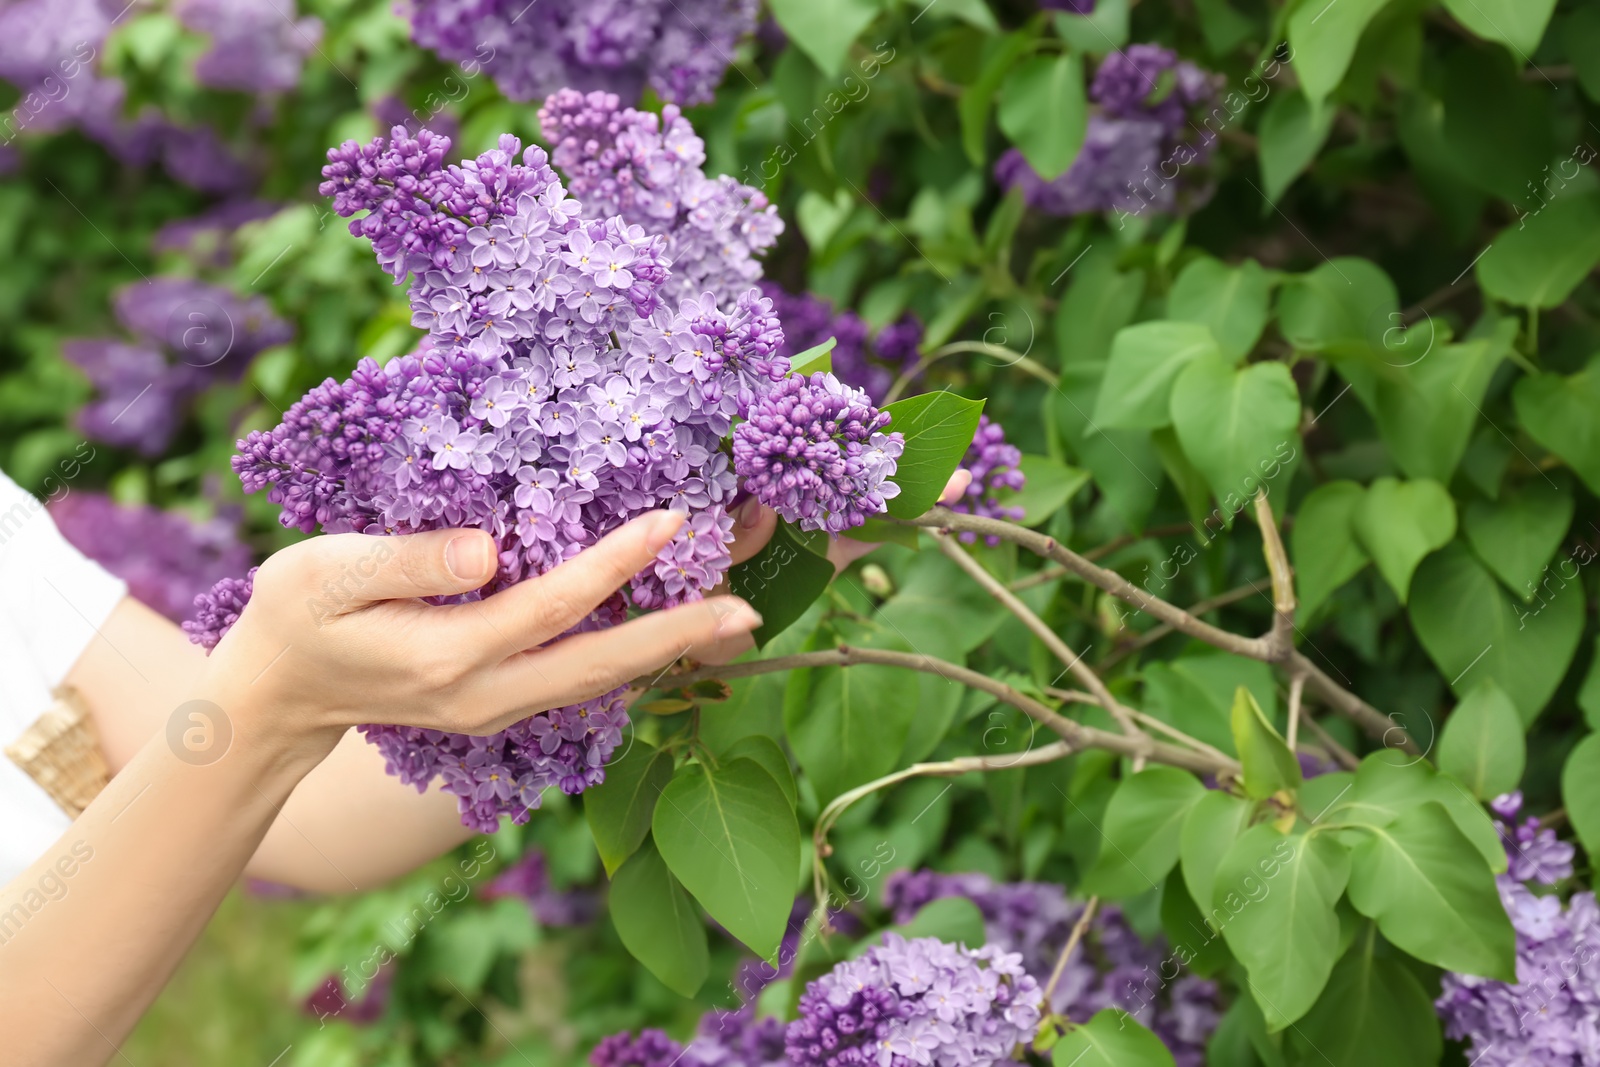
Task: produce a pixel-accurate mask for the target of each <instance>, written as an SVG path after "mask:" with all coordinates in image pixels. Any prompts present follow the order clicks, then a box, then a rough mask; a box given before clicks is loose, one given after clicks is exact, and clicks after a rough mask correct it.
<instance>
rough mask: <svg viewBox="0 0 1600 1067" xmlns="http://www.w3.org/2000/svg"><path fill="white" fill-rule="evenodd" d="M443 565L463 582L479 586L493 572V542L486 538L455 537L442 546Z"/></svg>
mask: <svg viewBox="0 0 1600 1067" xmlns="http://www.w3.org/2000/svg"><path fill="white" fill-rule="evenodd" d="M444 565H445V566H446V567H448V568H449V569H450V573H451V574H453V575H455V576H456V577H457V578H459V579H461V580H462V581H463V582H472V583H474V584H477V585H481V584H483V583H484V582H485V581H487V580H488V578H489V575H490V574H491V573H492V572H493V570H494V542H492V541H490V540H489V539H488V538H487V537H472V536H462V537H457V538H456V539H455V540H453V541H451V542H450V543H449V544H448V545H445V546H444Z"/></svg>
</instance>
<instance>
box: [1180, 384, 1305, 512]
mask: <svg viewBox="0 0 1600 1067" xmlns="http://www.w3.org/2000/svg"><path fill="white" fill-rule="evenodd" d="M1171 407H1172V425H1173V428H1174V429H1175V430H1176V431H1177V433H1178V442H1179V443H1180V444H1181V445H1183V451H1184V454H1185V455H1186V456H1188V457H1189V462H1191V463H1193V464H1194V466H1195V468H1196V469H1197V470H1198V471H1199V472H1200V473H1201V474H1203V475H1204V476H1205V479H1206V481H1207V482H1208V483H1209V484H1210V486H1211V491H1212V493H1213V494H1215V496H1216V498H1217V501H1218V502H1219V503H1221V505H1222V507H1223V509H1224V510H1225V511H1227V512H1228V513H1229V514H1230V515H1231V514H1233V513H1234V512H1237V511H1238V510H1239V509H1241V508H1243V507H1244V506H1245V505H1247V504H1248V503H1249V502H1250V499H1251V498H1252V497H1254V496H1255V494H1256V492H1257V490H1259V489H1260V488H1261V487H1262V486H1264V485H1266V484H1267V483H1269V482H1271V481H1272V480H1273V479H1274V478H1276V477H1278V476H1279V475H1280V474H1281V473H1283V472H1284V471H1285V470H1287V469H1288V466H1289V464H1290V463H1292V462H1293V460H1294V459H1295V457H1296V456H1298V454H1299V443H1300V439H1299V436H1298V435H1297V433H1296V427H1297V426H1299V424H1300V392H1299V390H1297V389H1296V388H1295V384H1294V379H1293V378H1292V377H1290V375H1289V368H1288V367H1286V366H1284V365H1283V364H1282V363H1253V364H1251V365H1250V366H1248V367H1245V368H1243V369H1241V370H1237V371H1236V370H1234V369H1233V367H1232V366H1231V365H1230V364H1229V363H1228V361H1227V360H1225V359H1222V358H1220V357H1211V358H1201V359H1196V360H1194V361H1193V362H1191V363H1190V364H1189V365H1188V366H1187V367H1185V368H1184V369H1183V371H1182V372H1180V373H1179V375H1178V378H1177V380H1176V381H1175V382H1173V385H1172V405H1171Z"/></svg>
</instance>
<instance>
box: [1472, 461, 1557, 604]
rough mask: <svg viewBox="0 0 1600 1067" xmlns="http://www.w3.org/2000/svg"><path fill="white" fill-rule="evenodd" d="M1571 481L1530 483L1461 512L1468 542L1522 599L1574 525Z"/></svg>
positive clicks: (1531, 592) (1527, 597)
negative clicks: (1569, 528) (1568, 529)
mask: <svg viewBox="0 0 1600 1067" xmlns="http://www.w3.org/2000/svg"><path fill="white" fill-rule="evenodd" d="M1572 510H1573V502H1572V487H1571V485H1570V483H1568V484H1563V485H1559V486H1558V485H1552V484H1550V482H1548V481H1543V480H1540V481H1536V482H1529V483H1527V484H1526V485H1524V486H1522V487H1521V488H1520V489H1517V490H1515V491H1513V492H1509V493H1504V494H1502V495H1501V497H1500V499H1499V500H1498V501H1495V502H1494V503H1490V502H1489V501H1487V500H1473V501H1472V502H1471V503H1469V504H1468V505H1467V507H1466V510H1465V511H1464V512H1462V515H1461V525H1462V529H1463V531H1464V532H1465V533H1466V535H1467V543H1468V544H1470V545H1471V546H1472V550H1473V551H1474V552H1476V553H1477V554H1478V558H1479V559H1480V560H1482V561H1483V564H1484V566H1486V567H1488V568H1489V569H1490V570H1491V571H1494V573H1495V574H1496V575H1497V576H1498V577H1499V578H1500V580H1501V581H1502V582H1505V583H1506V588H1508V589H1510V590H1511V591H1512V592H1513V593H1515V594H1516V595H1517V596H1518V597H1520V598H1521V599H1522V600H1523V602H1524V603H1526V602H1528V601H1531V600H1532V599H1533V596H1534V594H1535V593H1536V592H1537V591H1538V589H1537V585H1538V581H1539V576H1540V575H1541V574H1543V573H1544V570H1545V565H1546V564H1548V563H1549V562H1550V557H1551V556H1553V555H1555V552H1556V549H1558V548H1560V547H1561V539H1562V538H1563V537H1565V536H1566V533H1567V527H1568V526H1570V525H1572Z"/></svg>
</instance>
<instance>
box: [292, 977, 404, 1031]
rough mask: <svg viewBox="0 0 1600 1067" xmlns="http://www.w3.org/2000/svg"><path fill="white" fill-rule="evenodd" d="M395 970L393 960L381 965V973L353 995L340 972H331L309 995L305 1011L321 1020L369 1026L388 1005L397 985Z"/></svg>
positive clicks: (380, 1016) (380, 1015)
mask: <svg viewBox="0 0 1600 1067" xmlns="http://www.w3.org/2000/svg"><path fill="white" fill-rule="evenodd" d="M394 972H395V964H394V963H393V962H392V961H391V962H390V963H388V964H386V965H384V966H383V967H380V968H378V973H377V974H375V975H373V977H372V980H371V981H370V982H368V983H367V984H366V986H365V987H364V988H363V989H361V990H360V992H359V993H358V994H357V995H356V996H355V997H354V999H352V998H351V997H350V996H348V995H347V994H346V991H345V987H344V984H343V983H342V982H340V980H339V976H338V975H336V974H330V975H329V976H328V977H327V979H326V980H324V981H323V983H322V984H321V985H320V986H318V987H317V988H316V989H315V990H313V991H312V993H311V995H310V996H309V997H307V998H306V1000H305V1004H304V1009H305V1013H306V1014H307V1015H312V1016H315V1017H316V1018H317V1020H318V1021H319V1022H326V1021H327V1020H329V1019H337V1020H339V1021H340V1022H346V1023H350V1024H351V1025H353V1026H368V1025H370V1024H372V1023H375V1022H377V1021H378V1020H379V1019H381V1018H382V1017H383V1010H384V1009H385V1008H387V1007H388V1006H389V994H390V993H391V992H392V991H393V988H394Z"/></svg>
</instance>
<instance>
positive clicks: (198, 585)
mask: <svg viewBox="0 0 1600 1067" xmlns="http://www.w3.org/2000/svg"><path fill="white" fill-rule="evenodd" d="M50 517H51V518H52V519H54V520H55V524H56V526H57V527H58V528H59V529H60V530H61V535H62V536H63V537H65V538H66V539H67V540H68V541H70V542H71V543H72V544H73V546H74V547H76V548H77V549H78V551H80V552H82V553H83V554H84V555H86V556H88V557H89V558H90V559H92V560H94V561H95V562H96V563H98V564H100V565H101V566H102V567H104V568H105V569H106V570H108V571H110V572H111V573H112V574H114V575H116V576H117V577H118V578H121V579H122V580H123V581H125V582H127V583H128V592H129V593H131V594H132V595H133V596H134V597H135V598H136V599H138V600H139V601H140V602H142V603H144V604H145V605H147V606H149V607H150V608H152V609H154V610H155V611H158V612H160V613H161V614H162V615H165V616H166V617H167V618H169V619H171V620H173V621H174V622H182V621H183V620H184V619H186V618H188V617H189V615H190V613H191V612H192V611H193V610H194V602H195V597H197V596H199V595H201V594H202V593H205V592H207V591H208V590H210V589H211V587H212V585H213V584H215V583H216V581H217V580H218V579H220V578H225V577H227V576H229V575H235V574H239V573H240V572H241V571H243V570H245V569H246V568H247V567H249V566H250V550H249V548H247V547H246V546H245V545H244V544H243V543H242V542H241V541H240V540H239V533H238V528H237V525H236V524H235V523H233V522H230V521H228V520H227V519H225V518H221V517H218V518H213V519H210V520H207V521H205V522H196V521H194V520H193V519H190V518H189V517H188V516H186V515H182V514H179V513H178V512H173V511H162V510H160V509H159V508H153V507H149V506H148V505H124V504H118V503H116V502H115V501H113V500H112V499H111V498H110V497H108V496H104V495H102V494H100V493H89V492H72V493H68V494H67V495H66V496H64V497H62V498H61V499H60V500H58V501H56V502H55V503H53V504H51V505H50Z"/></svg>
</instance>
